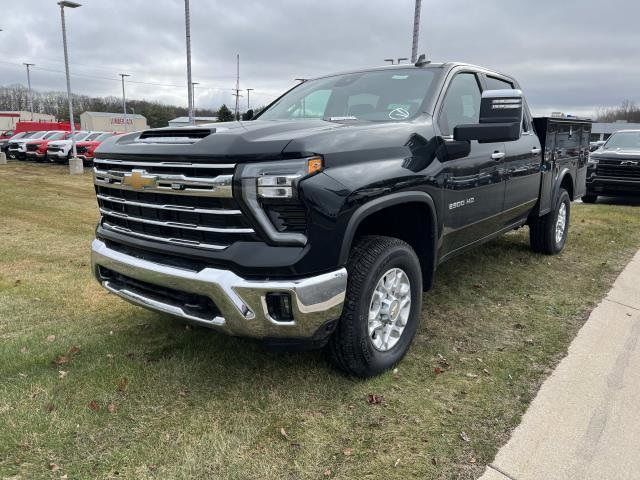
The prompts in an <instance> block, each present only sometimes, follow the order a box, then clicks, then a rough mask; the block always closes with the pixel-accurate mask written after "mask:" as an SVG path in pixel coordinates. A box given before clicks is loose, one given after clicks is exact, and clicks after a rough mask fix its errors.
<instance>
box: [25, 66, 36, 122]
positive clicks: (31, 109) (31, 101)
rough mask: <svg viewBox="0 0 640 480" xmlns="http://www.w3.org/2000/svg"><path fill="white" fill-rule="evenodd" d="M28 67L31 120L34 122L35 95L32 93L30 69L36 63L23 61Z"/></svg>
mask: <svg viewBox="0 0 640 480" xmlns="http://www.w3.org/2000/svg"><path fill="white" fill-rule="evenodd" d="M23 65H24V66H25V67H27V85H28V86H29V111H30V112H31V121H32V122H33V95H32V93H31V72H29V69H30V68H31V67H33V66H34V65H35V63H23Z"/></svg>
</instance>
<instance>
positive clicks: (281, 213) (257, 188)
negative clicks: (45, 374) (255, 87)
mask: <svg viewBox="0 0 640 480" xmlns="http://www.w3.org/2000/svg"><path fill="white" fill-rule="evenodd" d="M519 88H520V87H519V85H518V82H517V81H516V80H515V79H514V78H513V77H510V76H508V75H504V74H500V73H497V72H494V71H492V70H489V69H486V68H482V67H476V66H472V65H466V64H460V63H442V64H432V63H428V62H425V61H423V60H422V59H420V60H419V61H418V62H417V63H416V64H415V65H410V66H409V65H401V66H388V67H381V68H375V69H370V70H359V71H353V72H349V73H342V74H337V75H330V76H326V77H321V78H316V79H313V80H308V81H305V82H303V83H301V84H300V85H298V86H296V87H295V88H293V89H292V90H290V91H288V92H287V93H285V94H284V95H282V96H281V97H280V98H278V99H277V100H275V101H274V102H273V103H271V104H270V105H269V106H267V107H266V109H264V110H263V111H262V112H261V113H260V114H259V115H257V117H256V119H255V120H252V121H248V122H229V123H216V124H211V125H209V126H207V125H199V126H197V127H190V128H179V129H174V128H166V129H154V130H147V131H143V132H137V133H131V134H127V135H123V136H119V137H113V138H110V139H108V140H106V141H105V142H103V143H102V144H101V145H100V147H98V149H97V150H96V152H95V158H94V165H95V166H94V182H95V188H96V193H97V200H98V204H99V208H100V213H101V219H100V222H99V224H98V226H97V229H96V238H95V240H94V241H93V244H92V265H93V271H94V274H95V276H96V278H97V280H98V282H100V284H102V286H103V287H104V288H106V289H107V290H109V291H110V292H113V293H115V294H116V295H119V296H120V297H122V298H124V299H125V300H128V301H129V302H132V303H134V304H137V305H141V306H144V307H147V308H150V309H152V310H155V311H159V312H165V313H170V314H173V315H176V316H178V317H181V318H183V319H185V320H187V321H190V322H194V323H196V324H199V325H204V326H207V327H210V328H215V329H218V330H220V331H223V332H226V333H229V334H232V335H239V336H247V337H255V338H259V339H261V340H262V341H264V342H266V343H269V344H275V345H278V346H293V345H295V346H305V347H323V346H324V347H325V348H326V352H327V354H328V357H329V359H330V360H331V361H332V362H333V363H334V364H335V365H336V366H337V367H339V368H340V369H342V370H344V371H345V372H347V373H349V374H351V375H355V376H360V377H368V376H372V375H376V374H379V373H380V372H382V371H384V370H386V369H388V368H391V367H392V366H393V365H394V364H396V363H397V362H398V361H400V360H401V359H402V357H403V356H404V355H405V353H406V352H407V350H408V349H409V346H410V344H411V342H412V340H413V337H414V336H415V333H416V331H417V329H418V324H419V322H420V319H421V306H422V293H423V291H428V290H429V289H431V287H432V285H433V282H434V277H435V271H436V267H437V266H438V265H439V264H440V263H442V262H444V261H445V260H448V259H450V258H452V257H454V256H455V255H458V254H460V253H462V252H464V251H466V250H468V249H469V248H472V247H475V246H477V245H479V244H481V243H484V242H486V241H488V240H491V239H494V238H496V237H497V236H499V235H502V234H504V233H506V232H509V231H511V230H513V229H516V228H519V227H523V226H525V225H528V226H529V236H530V243H531V248H532V249H533V250H534V251H535V252H540V253H545V254H556V253H558V252H560V251H562V249H563V248H564V246H565V244H566V242H567V235H568V231H569V220H570V210H571V200H573V199H575V198H579V197H581V196H582V195H583V194H584V188H585V174H586V163H587V156H588V150H589V135H590V131H591V123H590V122H589V121H581V120H578V119H573V118H572V119H568V118H565V119H555V118H539V119H535V121H534V120H533V119H532V116H531V113H530V112H529V108H528V106H527V104H526V102H525V101H524V98H523V95H522V92H521V91H520V90H519ZM545 152H549V153H547V154H545ZM496 261H499V259H496Z"/></svg>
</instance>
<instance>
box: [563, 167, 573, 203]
mask: <svg viewBox="0 0 640 480" xmlns="http://www.w3.org/2000/svg"><path fill="white" fill-rule="evenodd" d="M560 188H564V189H565V190H566V191H567V193H568V194H569V198H570V199H571V200H573V178H572V177H571V174H570V173H567V174H566V175H565V176H564V177H562V182H561V183H560Z"/></svg>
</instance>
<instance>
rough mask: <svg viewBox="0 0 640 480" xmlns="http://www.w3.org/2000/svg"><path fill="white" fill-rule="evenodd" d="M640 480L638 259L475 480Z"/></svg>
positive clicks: (623, 273)
mask: <svg viewBox="0 0 640 480" xmlns="http://www.w3.org/2000/svg"><path fill="white" fill-rule="evenodd" d="M639 478H640V251H639V252H638V253H636V255H635V257H634V258H633V259H632V260H631V262H630V263H629V265H627V267H626V268H625V269H624V271H623V272H622V273H621V274H620V276H619V277H618V279H617V280H616V282H615V283H614V285H613V288H612V289H611V291H610V292H609V294H608V295H607V297H606V298H605V299H604V300H603V301H602V302H601V303H600V305H598V307H597V308H596V309H595V310H594V311H593V312H592V313H591V316H590V317H589V319H588V320H587V322H586V323H585V325H584V326H583V327H582V329H581V330H580V332H579V333H578V335H577V336H576V338H575V339H574V340H573V342H572V343H571V346H570V347H569V352H568V354H567V356H566V357H565V358H564V359H563V360H562V362H560V364H559V365H558V367H557V368H556V370H555V371H554V372H553V373H552V374H551V376H550V377H549V378H548V379H547V380H546V381H545V382H544V384H543V385H542V387H541V388H540V391H539V392H538V395H537V396H536V398H535V399H534V400H533V402H532V403H531V405H530V406H529V409H528V410H527V412H526V413H525V415H524V416H523V418H522V423H521V424H520V425H519V426H518V427H517V428H516V429H515V431H514V432H513V435H512V437H511V439H510V440H509V442H508V443H507V444H506V445H505V446H504V447H502V448H501V449H500V451H499V452H498V454H497V455H496V458H495V459H494V461H493V463H491V464H490V465H489V466H488V467H487V469H486V471H485V473H484V475H483V476H482V477H480V479H481V480H534V479H535V480H560V479H572V480H573V479H575V480H588V479H593V480H595V479H597V480H604V479H607V480H613V479H615V480H622V479H639Z"/></svg>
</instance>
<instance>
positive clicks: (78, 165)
mask: <svg viewBox="0 0 640 480" xmlns="http://www.w3.org/2000/svg"><path fill="white" fill-rule="evenodd" d="M58 5H60V19H61V20H62V46H63V48H64V70H65V73H66V75H67V97H68V99H69V121H70V122H71V152H72V158H70V159H69V173H70V174H72V175H73V174H80V173H83V172H84V171H83V168H82V160H80V159H79V158H78V157H77V155H78V152H77V150H76V139H75V135H76V124H75V122H74V119H73V100H72V99H71V79H70V78H69V51H68V50H67V26H66V24H65V21H64V7H67V8H78V7H80V6H81V5H80V4H79V3H75V2H69V1H67V0H64V1H62V2H58Z"/></svg>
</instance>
